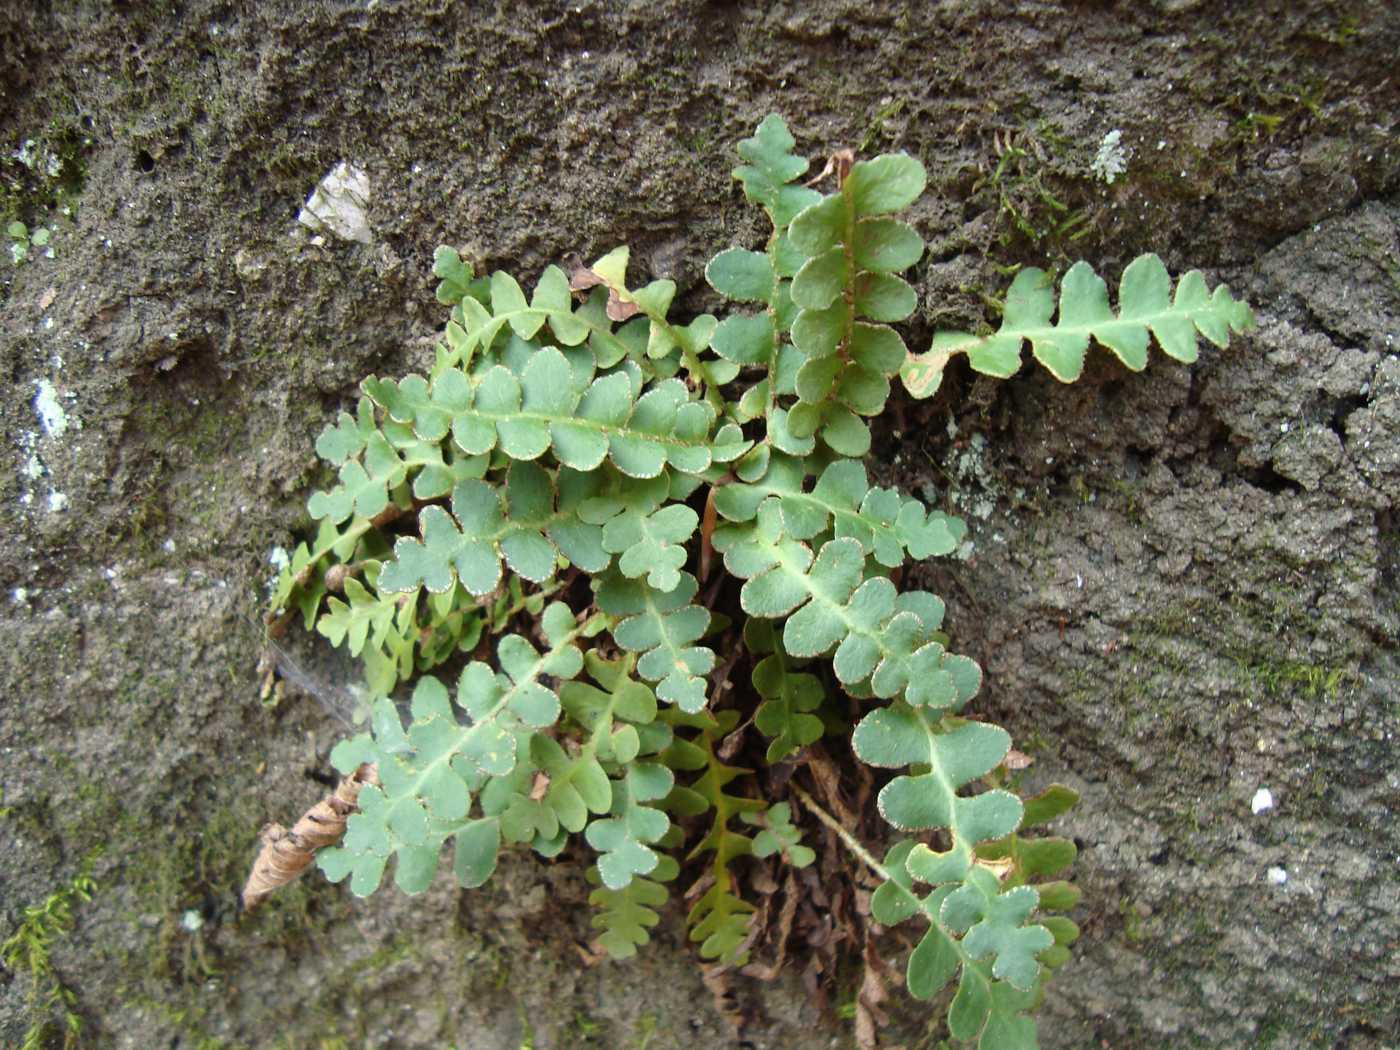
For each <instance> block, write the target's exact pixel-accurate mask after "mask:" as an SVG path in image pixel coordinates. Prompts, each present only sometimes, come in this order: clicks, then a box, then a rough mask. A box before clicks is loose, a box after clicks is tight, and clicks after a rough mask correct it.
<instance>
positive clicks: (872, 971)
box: [855, 935, 894, 1050]
mask: <svg viewBox="0 0 1400 1050" xmlns="http://www.w3.org/2000/svg"><path fill="white" fill-rule="evenodd" d="M864 963H865V968H864V970H865V972H864V974H863V975H862V977H861V982H860V991H858V992H857V993H856V1018H855V1020H856V1025H855V1027H856V1046H858V1047H860V1050H876V1048H877V1047H878V1046H879V1045H880V1038H879V1034H878V1033H879V1029H881V1028H883V1027H885V1026H886V1025H888V1024H889V1023H890V1019H889V1017H888V1015H886V1013H885V1011H884V1010H882V1009H881V1006H882V1004H883V1003H884V1002H885V1000H886V999H888V998H889V997H890V993H889V990H888V989H887V988H886V987H885V980H886V978H887V977H891V976H894V975H893V974H891V973H890V971H889V969H888V968H887V967H886V966H885V961H884V960H883V959H881V958H880V955H879V953H878V952H877V951H876V950H875V945H874V942H873V941H872V940H871V939H870V937H869V935H867V936H866V940H865V958H864Z"/></svg>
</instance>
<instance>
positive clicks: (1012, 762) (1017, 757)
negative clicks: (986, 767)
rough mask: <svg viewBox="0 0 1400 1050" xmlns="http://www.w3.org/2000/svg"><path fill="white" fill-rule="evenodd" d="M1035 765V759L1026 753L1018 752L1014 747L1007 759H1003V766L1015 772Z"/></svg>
mask: <svg viewBox="0 0 1400 1050" xmlns="http://www.w3.org/2000/svg"><path fill="white" fill-rule="evenodd" d="M1034 763H1035V759H1034V758H1032V757H1031V756H1030V755H1027V754H1025V753H1024V752H1021V751H1017V750H1016V749H1015V748H1014V747H1013V748H1012V749H1011V750H1010V751H1008V752H1007V753H1006V757H1005V758H1004V759H1002V764H1003V765H1005V766H1006V768H1007V769H1009V770H1012V771H1013V772H1014V771H1015V770H1018V769H1027V768H1029V767H1030V766H1031V765H1033V764H1034Z"/></svg>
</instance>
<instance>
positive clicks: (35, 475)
mask: <svg viewBox="0 0 1400 1050" xmlns="http://www.w3.org/2000/svg"><path fill="white" fill-rule="evenodd" d="M20 474H21V475H22V476H23V477H25V478H28V479H29V480H30V481H38V480H39V479H40V478H42V477H43V476H44V463H43V461H42V460H41V459H39V455H38V453H36V452H31V453H29V458H28V459H26V460H25V461H24V466H22V467H20Z"/></svg>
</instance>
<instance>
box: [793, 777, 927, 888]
mask: <svg viewBox="0 0 1400 1050" xmlns="http://www.w3.org/2000/svg"><path fill="white" fill-rule="evenodd" d="M788 790H789V791H791V792H792V793H793V794H794V795H796V796H797V798H798V801H800V802H801V803H802V804H803V805H804V806H806V807H807V809H808V810H809V811H810V812H811V814H812V816H814V817H816V818H817V819H818V820H819V821H821V822H822V823H823V824H825V825H826V826H827V827H828V828H830V829H831V830H832V831H834V832H835V833H836V837H837V838H839V839H840V840H841V844H842V845H844V846H845V847H846V848H847V849H848V850H850V851H851V852H852V853H853V854H855V856H856V858H857V859H858V860H861V861H863V862H864V863H865V866H866V867H868V868H869V869H870V870H871V871H873V872H874V873H875V874H876V875H878V876H880V878H882V879H884V880H885V881H886V882H889V883H892V884H893V885H896V886H897V885H899V884H898V883H896V882H895V881H894V879H892V878H891V877H890V871H889V869H888V868H886V867H885V866H884V865H883V864H881V863H880V862H879V861H878V860H876V859H875V855H874V854H873V853H871V852H870V851H869V850H868V849H866V848H865V846H864V844H862V843H861V841H860V839H858V838H856V837H855V836H854V835H852V834H851V833H850V832H849V831H847V830H846V829H845V828H843V827H842V826H841V824H840V822H839V821H838V820H837V819H836V818H835V817H833V816H832V815H831V814H830V813H828V812H827V811H826V810H824V809H823V808H822V807H821V805H820V804H819V803H818V802H817V800H816V799H814V798H813V797H812V796H811V795H809V794H807V792H806V791H804V790H803V789H802V788H801V787H799V786H798V785H797V784H794V783H792V782H789V783H788ZM900 888H901V889H903V887H902V886H901V887H900ZM906 892H907V891H906ZM909 896H911V897H913V896H914V895H913V894H912V893H911V894H909ZM914 899H915V900H917V899H918V898H917V897H915V898H914Z"/></svg>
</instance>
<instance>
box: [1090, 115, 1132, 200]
mask: <svg viewBox="0 0 1400 1050" xmlns="http://www.w3.org/2000/svg"><path fill="white" fill-rule="evenodd" d="M1122 140H1123V133H1122V132H1121V131H1119V130H1118V129H1117V128H1114V129H1113V130H1112V131H1110V132H1109V133H1108V134H1107V135H1105V136H1104V137H1103V141H1102V142H1100V143H1099V151H1098V153H1096V154H1094V160H1093V163H1091V164H1090V165H1089V170H1090V171H1092V172H1093V173H1094V174H1095V175H1097V176H1098V177H1099V178H1101V179H1103V181H1104V182H1106V183H1108V184H1109V185H1110V186H1112V185H1113V180H1114V179H1116V178H1118V176H1119V175H1122V174H1123V172H1125V171H1127V170H1128V151H1127V149H1126V148H1125V147H1124V146H1123V141H1122Z"/></svg>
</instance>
